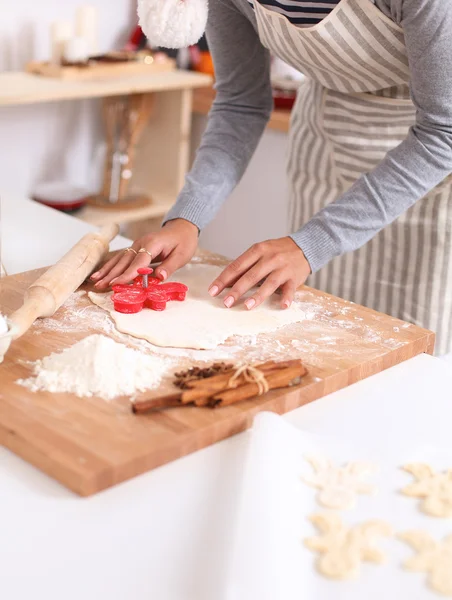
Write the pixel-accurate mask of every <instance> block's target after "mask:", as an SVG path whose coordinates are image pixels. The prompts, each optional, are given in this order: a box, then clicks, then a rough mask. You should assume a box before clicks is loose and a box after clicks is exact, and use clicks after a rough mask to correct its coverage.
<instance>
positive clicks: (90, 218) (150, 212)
mask: <svg viewBox="0 0 452 600" xmlns="http://www.w3.org/2000/svg"><path fill="white" fill-rule="evenodd" d="M149 195H150V197H151V198H152V204H150V205H149V206H145V207H144V208H137V209H122V210H121V209H118V210H113V209H111V208H105V209H102V208H97V207H95V206H86V207H85V208H83V209H82V210H81V211H80V212H79V213H77V217H78V218H79V219H81V220H82V221H85V222H86V223H90V224H91V225H96V226H97V227H101V226H102V225H109V224H110V223H120V224H125V223H134V222H136V221H144V220H146V219H158V218H163V217H164V216H165V215H166V213H167V212H168V211H169V209H170V208H171V207H172V205H173V204H174V202H175V201H176V197H175V195H174V194H171V193H168V192H158V191H155V192H150V194H149Z"/></svg>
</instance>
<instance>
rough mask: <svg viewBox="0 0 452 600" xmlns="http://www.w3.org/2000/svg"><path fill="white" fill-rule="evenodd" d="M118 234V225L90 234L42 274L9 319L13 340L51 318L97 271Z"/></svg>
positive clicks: (108, 226)
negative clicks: (34, 324) (44, 319)
mask: <svg viewBox="0 0 452 600" xmlns="http://www.w3.org/2000/svg"><path fill="white" fill-rule="evenodd" d="M118 232H119V227H118V225H107V226H105V227H103V228H102V229H101V230H100V231H97V232H93V233H88V234H87V235H85V236H84V237H83V238H82V239H81V240H80V241H79V242H78V243H77V244H76V245H75V246H74V247H73V248H72V249H71V250H69V252H68V253H67V254H65V255H64V256H63V258H61V259H60V260H59V261H58V262H57V263H56V264H55V265H54V266H53V267H50V269H49V270H48V271H46V272H45V273H44V274H43V275H41V277H39V279H37V280H36V281H35V282H34V283H33V284H32V285H31V286H30V287H29V288H28V290H27V291H26V292H25V296H24V303H23V305H22V307H21V308H19V309H18V310H17V311H16V312H15V313H13V314H12V315H11V317H10V318H9V324H10V326H11V338H12V339H14V340H15V339H17V338H18V337H20V336H21V335H23V334H24V333H25V332H26V331H27V330H28V329H29V328H30V327H31V325H33V323H34V322H35V320H36V319H39V318H40V317H51V316H52V315H53V314H54V313H55V312H56V311H57V310H58V309H59V308H60V306H61V305H62V304H64V302H65V301H66V300H67V299H68V298H69V296H70V295H71V294H72V293H73V292H75V290H76V289H77V288H78V287H79V286H80V285H81V284H82V283H83V282H84V281H85V279H86V278H87V277H88V276H89V275H90V274H91V273H92V272H93V271H94V269H95V268H96V266H97V265H98V264H99V262H100V261H101V260H102V259H103V258H104V256H105V255H106V253H107V252H108V249H109V244H110V242H111V240H112V239H113V238H115V237H116V236H117V234H118Z"/></svg>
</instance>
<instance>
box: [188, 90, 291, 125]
mask: <svg viewBox="0 0 452 600" xmlns="http://www.w3.org/2000/svg"><path fill="white" fill-rule="evenodd" d="M214 99H215V90H214V89H213V87H212V86H209V87H200V88H198V89H196V90H194V92H193V112H194V113H196V114H200V115H207V114H208V113H209V111H210V108H211V106H212V103H213V101H214ZM290 114H291V113H290V111H289V110H274V111H273V113H272V116H271V119H270V121H269V123H268V125H267V127H268V128H269V129H275V130H276V131H282V132H284V133H287V132H288V131H289V125H290Z"/></svg>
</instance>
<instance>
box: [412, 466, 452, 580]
mask: <svg viewBox="0 0 452 600" xmlns="http://www.w3.org/2000/svg"><path fill="white" fill-rule="evenodd" d="M402 469H403V470H404V471H406V472H407V473H411V475H414V477H415V478H416V479H417V481H416V482H415V483H411V484H410V485H407V486H406V487H405V488H403V490H402V494H405V496H411V497H413V498H423V501H422V502H421V509H422V511H423V512H425V513H426V514H428V515H431V516H433V517H442V518H447V517H452V469H449V470H448V471H446V472H445V473H435V471H434V470H433V468H432V467H431V466H430V465H426V464H422V463H413V464H410V465H405V466H404V467H402ZM451 570H452V563H451Z"/></svg>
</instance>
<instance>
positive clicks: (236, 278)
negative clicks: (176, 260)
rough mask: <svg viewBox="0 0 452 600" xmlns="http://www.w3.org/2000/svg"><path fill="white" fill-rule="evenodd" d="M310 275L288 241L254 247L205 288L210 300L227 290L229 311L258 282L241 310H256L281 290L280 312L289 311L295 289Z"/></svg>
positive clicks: (293, 244) (302, 256) (300, 255)
mask: <svg viewBox="0 0 452 600" xmlns="http://www.w3.org/2000/svg"><path fill="white" fill-rule="evenodd" d="M310 272H311V268H310V266H309V263H308V261H307V260H306V257H305V255H304V254H303V251H302V250H301V249H300V248H299V247H298V246H297V244H296V243H295V242H294V241H293V240H292V238H290V237H284V238H280V239H277V240H269V241H267V242H260V243H259V244H254V246H251V248H250V249H249V250H247V251H246V252H244V253H243V254H242V255H241V256H239V257H238V258H237V259H236V260H234V261H233V262H232V263H231V264H230V265H229V266H228V267H226V269H224V271H223V272H222V273H221V275H220V276H219V277H218V279H216V280H215V281H214V282H213V283H212V285H211V286H210V288H209V294H210V295H211V296H218V294H221V292H222V291H223V290H224V289H225V288H228V287H230V288H231V291H230V292H229V293H228V294H227V297H226V299H225V300H224V305H225V306H226V307H227V308H231V306H233V305H234V304H235V303H236V302H237V300H238V299H239V298H241V297H242V296H243V295H244V294H246V293H247V292H248V291H249V290H250V289H252V288H253V287H255V286H256V285H257V284H258V283H259V282H261V281H262V280H264V281H263V283H262V285H261V286H260V287H259V288H258V289H257V290H256V292H255V293H254V294H253V295H252V296H250V297H249V298H247V300H246V301H245V306H246V307H247V308H248V309H249V310H251V309H252V308H255V307H257V306H259V304H261V303H262V302H263V301H264V300H265V299H266V298H268V297H269V296H271V295H272V294H273V293H274V292H276V290H277V289H280V290H281V294H282V297H281V308H289V306H290V305H291V304H292V302H293V299H294V296H295V291H296V289H297V288H298V287H299V286H300V285H302V284H303V283H304V282H305V281H306V279H307V277H308V275H309V274H310Z"/></svg>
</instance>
